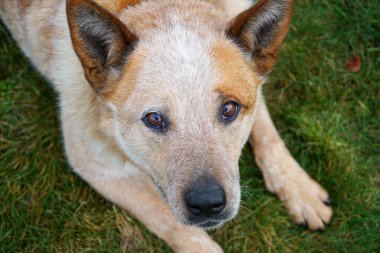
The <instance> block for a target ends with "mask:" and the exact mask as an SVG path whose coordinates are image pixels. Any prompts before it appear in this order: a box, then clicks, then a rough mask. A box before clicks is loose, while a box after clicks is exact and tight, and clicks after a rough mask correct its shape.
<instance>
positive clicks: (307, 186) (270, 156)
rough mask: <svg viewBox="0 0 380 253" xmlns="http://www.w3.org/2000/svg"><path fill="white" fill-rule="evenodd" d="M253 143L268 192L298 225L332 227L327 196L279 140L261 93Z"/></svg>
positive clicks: (253, 132) (252, 138) (315, 228)
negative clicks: (280, 202)
mask: <svg viewBox="0 0 380 253" xmlns="http://www.w3.org/2000/svg"><path fill="white" fill-rule="evenodd" d="M258 95H259V97H258V106H257V115H256V117H257V118H256V122H255V124H254V126H253V129H252V132H251V136H250V143H251V145H252V147H253V149H254V153H255V159H256V162H257V164H258V165H259V167H260V169H261V171H262V173H263V175H264V180H265V185H266V187H267V189H268V190H269V191H271V192H273V193H275V194H277V195H278V196H279V198H280V199H281V200H283V201H284V202H285V204H286V206H287V208H288V210H289V213H290V214H291V216H293V218H294V219H295V221H296V222H297V223H299V224H302V225H306V226H308V227H309V228H310V229H312V230H318V229H323V228H324V227H325V225H326V224H327V223H329V221H330V219H331V216H332V210H331V208H330V207H329V206H328V205H329V198H328V194H327V192H326V191H325V190H324V189H323V188H322V187H321V186H320V185H319V184H318V183H317V182H315V181H314V180H313V179H311V178H310V176H309V175H308V174H307V173H306V172H305V171H304V170H303V169H302V168H301V167H300V165H299V164H298V163H297V161H295V160H294V158H293V157H292V155H291V154H290V153H289V151H288V149H287V148H286V146H285V144H284V142H283V141H282V139H281V137H280V136H279V134H278V132H277V130H276V128H275V126H274V124H273V122H272V120H271V117H270V115H269V112H268V109H267V107H266V105H265V101H264V98H263V96H262V93H261V91H260V92H259V94H258Z"/></svg>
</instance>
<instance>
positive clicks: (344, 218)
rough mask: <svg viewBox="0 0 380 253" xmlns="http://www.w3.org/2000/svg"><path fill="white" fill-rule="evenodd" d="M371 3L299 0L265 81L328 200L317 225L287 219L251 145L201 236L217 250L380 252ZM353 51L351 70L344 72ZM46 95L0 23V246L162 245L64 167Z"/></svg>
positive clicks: (378, 117) (379, 99)
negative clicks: (227, 211) (230, 196)
mask: <svg viewBox="0 0 380 253" xmlns="http://www.w3.org/2000/svg"><path fill="white" fill-rule="evenodd" d="M379 9H380V2H379V1H373V0H363V1H362V0H336V1H327V0H321V1H311V0H298V1H297V5H296V9H295V15H294V19H293V24H292V27H291V30H290V34H289V36H288V37H287V39H286V42H285V44H284V46H283V51H282V54H281V57H280V60H279V63H278V64H277V67H276V69H275V70H274V71H273V73H272V75H271V77H270V78H269V81H268V84H267V85H266V87H265V94H266V96H267V100H268V104H269V107H270V110H271V112H272V115H273V118H274V121H275V122H276V125H277V126H278V128H279V129H280V131H281V135H282V136H283V138H284V140H285V142H286V143H287V145H288V147H289V149H290V150H291V152H292V153H293V154H294V156H295V157H296V159H297V160H298V161H300V163H301V164H302V165H303V166H304V167H305V169H306V170H307V171H308V172H309V173H310V174H311V175H312V176H313V177H314V178H316V179H317V180H318V181H319V182H320V183H321V184H322V185H324V186H325V187H326V188H327V190H328V191H329V192H330V194H331V197H332V199H333V208H334V212H335V213H334V218H333V222H332V224H331V226H330V227H329V228H328V229H327V230H326V231H325V232H323V233H315V232H309V231H307V230H304V229H302V228H300V227H298V226H296V225H294V224H293V223H292V221H291V220H290V219H289V218H288V215H287V212H286V210H285V208H284V206H283V204H282V203H281V202H280V201H279V200H278V199H277V198H275V197H274V196H272V195H270V194H269V193H267V192H266V191H265V189H264V182H263V179H262V176H261V174H260V172H259V170H258V169H257V167H256V165H255V164H254V162H253V159H252V157H251V154H250V153H251V150H250V149H249V147H247V148H245V149H244V152H243V156H242V159H241V176H242V185H243V190H244V192H245V193H246V194H245V195H244V197H243V201H244V204H243V206H242V207H241V210H240V214H239V216H238V217H237V218H236V219H235V220H234V221H232V222H230V223H229V224H226V225H225V226H224V227H223V229H222V230H219V231H216V232H213V233H211V234H212V237H213V238H214V239H215V240H216V241H217V242H219V243H220V244H221V245H222V247H223V248H224V249H225V251H226V252H380V44H379V41H380V18H379V15H378V10H379ZM351 55H358V56H360V57H361V59H362V67H361V70H360V72H358V73H352V72H350V71H349V70H347V69H346V63H347V62H348V59H349V58H350V56H351ZM56 102H57V101H56V99H55V94H54V93H53V91H52V89H51V88H50V87H49V85H48V84H47V83H46V82H45V81H44V80H43V79H42V78H41V77H40V76H39V74H38V73H36V72H35V70H34V69H33V68H32V67H31V66H30V64H29V62H28V60H27V59H25V57H23V56H22V54H21V53H20V51H19V50H18V49H17V46H16V45H15V43H14V42H13V41H12V39H11V37H10V35H9V33H8V32H7V31H6V29H5V28H4V26H2V25H0V116H1V118H0V157H1V159H0V203H1V204H0V252H7V253H8V252H167V251H168V247H167V246H166V244H165V243H164V242H163V241H161V240H159V239H157V238H156V237H155V236H154V235H152V234H151V233H150V232H148V231H147V230H146V229H145V228H144V226H143V225H141V224H140V223H139V222H138V221H136V220H134V219H133V218H131V217H130V216H129V215H128V214H127V213H125V212H124V211H122V210H120V209H119V208H118V207H115V206H114V205H112V204H111V203H109V202H107V201H105V200H104V199H103V198H102V197H100V196H99V195H98V194H96V193H95V192H94V191H93V190H92V189H90V188H89V187H88V186H87V185H86V184H85V183H84V182H83V181H82V180H81V179H79V178H78V177H77V176H76V175H74V174H73V173H72V172H71V169H70V167H69V166H68V164H67V162H66V160H65V157H64V155H63V149H62V142H61V134H60V127H59V122H58V117H57V111H58V108H57V106H56Z"/></svg>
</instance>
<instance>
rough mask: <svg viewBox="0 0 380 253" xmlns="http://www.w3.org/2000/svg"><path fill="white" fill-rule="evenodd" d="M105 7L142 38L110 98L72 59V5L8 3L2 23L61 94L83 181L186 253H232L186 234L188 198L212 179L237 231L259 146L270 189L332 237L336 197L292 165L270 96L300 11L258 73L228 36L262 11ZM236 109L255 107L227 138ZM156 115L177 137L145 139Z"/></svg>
mask: <svg viewBox="0 0 380 253" xmlns="http://www.w3.org/2000/svg"><path fill="white" fill-rule="evenodd" d="M68 2H69V3H72V4H74V2H76V1H74V0H72V1H68ZM96 2H97V3H98V4H99V5H100V6H102V7H103V8H105V9H106V10H107V11H108V12H110V13H112V15H115V17H117V18H118V19H119V20H120V21H121V22H122V23H123V24H125V25H126V27H128V29H129V30H130V31H131V32H132V33H133V34H134V35H135V36H136V37H137V38H138V45H137V46H136V47H135V50H134V51H133V52H132V53H131V54H130V55H129V56H128V61H127V63H126V64H125V65H124V67H123V69H122V70H121V74H120V77H119V78H118V79H117V80H113V84H112V86H111V88H110V89H108V90H107V92H104V93H102V94H101V95H99V94H97V93H96V92H94V90H93V89H92V88H91V85H89V83H88V81H87V80H86V78H85V76H84V71H83V68H82V67H83V66H82V64H81V62H80V61H79V59H78V56H77V55H76V54H75V52H74V50H73V43H72V41H71V37H70V31H69V27H68V24H67V16H66V12H65V10H66V1H63V0H51V1H42V0H30V1H25V0H24V1H22V0H18V1H1V2H0V15H1V18H2V20H3V21H4V22H5V23H6V25H7V26H8V28H9V29H10V31H11V32H12V35H13V36H14V38H15V40H16V41H17V43H18V44H19V46H20V48H21V49H22V50H23V51H24V53H25V54H26V55H27V56H28V57H29V58H30V59H31V61H32V62H33V64H34V65H35V66H36V68H37V70H38V71H40V72H41V74H42V75H44V76H45V77H46V78H47V79H48V80H50V82H51V83H52V85H53V87H54V89H55V90H56V91H57V93H58V94H59V100H60V108H61V112H60V115H61V122H62V130H63V136H64V142H65V150H66V155H67V157H68V159H69V162H70V164H71V166H72V167H73V168H74V171H75V172H76V173H78V174H79V175H80V176H81V177H82V178H83V179H84V180H86V181H87V182H88V183H89V184H90V185H91V186H92V187H93V188H94V189H96V190H97V191H98V192H99V193H100V194H102V195H103V196H104V197H106V198H107V199H109V200H111V201H112V202H114V203H116V204H118V205H119V206H121V207H123V208H125V209H126V210H128V211H129V212H130V213H131V214H133V215H134V216H135V217H137V218H138V219H139V220H141V222H143V223H144V224H145V225H146V226H147V227H148V228H149V229H150V230H151V231H152V232H154V233H155V234H156V235H157V236H159V237H160V238H162V239H164V240H165V241H166V242H167V243H168V244H169V245H170V246H171V247H172V248H173V249H174V250H175V251H176V252H210V253H212V252H222V249H221V248H220V247H219V246H218V245H217V244H216V243H215V242H213V241H212V240H211V238H210V237H209V236H208V235H207V234H206V233H205V232H204V231H203V230H201V229H199V228H197V227H195V226H189V225H185V224H186V223H187V224H188V223H189V222H188V221H187V220H186V212H187V211H186V208H185V207H184V203H183V191H184V190H185V188H186V187H188V186H189V184H191V182H192V181H193V180H194V179H196V178H198V177H202V176H203V175H209V174H212V175H213V176H215V177H216V178H217V180H218V182H219V183H220V184H221V185H222V186H223V188H224V189H225V191H226V194H227V199H228V201H227V207H226V210H227V211H226V216H225V217H224V221H226V220H229V219H232V218H233V217H234V216H235V215H236V213H237V211H238V207H239V202H240V186H239V170H238V159H239V156H240V153H241V149H242V147H243V145H244V144H245V142H246V141H247V139H248V137H249V136H251V138H250V141H251V144H252V145H253V146H254V149H255V153H256V154H255V155H256V160H257V162H258V164H259V166H260V168H261V170H262V171H263V174H264V178H265V182H266V185H267V188H268V189H269V190H270V191H273V192H276V193H277V194H278V195H279V197H280V198H281V199H282V200H284V201H285V203H286V205H287V207H288V208H289V211H290V213H291V214H292V215H293V216H294V217H295V219H296V221H297V222H307V223H308V224H309V226H310V228H312V229H321V228H323V227H324V222H325V223H326V222H328V221H329V219H330V217H331V209H330V208H329V207H327V206H325V205H324V204H323V201H324V200H325V199H326V198H327V193H326V192H325V191H324V189H323V188H321V187H320V186H319V185H318V184H317V183H315V182H314V181H313V180H312V179H311V178H310V177H309V176H308V175H307V174H306V173H305V172H304V171H303V170H302V168H301V167H300V166H299V165H298V163H297V162H296V161H295V160H294V159H293V158H292V156H291V155H290V154H289V152H288V150H287V149H286V147H285V146H284V144H283V142H282V140H281V139H280V137H279V136H278V134H277V131H276V129H275V128H274V126H273V123H272V121H271V119H270V116H269V114H268V112H267V110H266V107H265V104H264V100H263V98H262V95H261V93H260V91H259V90H260V86H261V85H262V83H263V80H265V75H266V72H268V71H269V70H270V69H271V67H272V66H273V64H274V61H275V59H276V56H277V53H278V50H279V45H280V44H281V42H282V39H283V37H284V36H285V33H286V30H287V25H288V23H289V20H290V15H291V11H290V10H288V12H287V15H288V17H287V21H286V22H287V23H286V22H285V23H284V28H283V32H282V33H281V36H279V37H281V38H279V39H278V40H276V41H274V42H273V45H274V46H273V47H275V49H273V50H274V51H271V52H269V53H268V55H270V59H269V58H268V59H269V60H268V59H266V58H263V57H261V56H259V58H258V59H257V60H253V61H252V59H251V57H250V56H248V55H247V54H244V53H242V52H241V50H239V48H238V47H237V46H236V45H235V44H234V43H233V42H232V41H231V40H230V39H228V37H227V36H226V31H227V30H228V27H229V26H230V25H231V24H232V23H233V22H234V20H235V19H234V18H235V17H236V16H238V15H239V14H240V13H242V12H243V11H245V10H247V9H249V8H250V7H251V5H252V4H251V3H250V1H248V0H239V1H237V0H210V1H198V0H190V1H180V0H160V1H149V0H147V1H138V0H136V1H133V0H132V1H127V0H117V1H108V0H97V1H96ZM264 2H265V3H269V4H271V2H273V0H268V1H261V3H264ZM281 2H282V1H281ZM289 2H290V1H289ZM272 11H273V12H274V14H273V15H275V14H276V13H275V12H276V11H277V9H276V8H274V9H273V10H272ZM271 15H272V14H271ZM263 18H268V15H267V16H265V17H263ZM260 22H261V21H260ZM260 22H258V23H260ZM262 22H266V21H265V20H264V21H263V20H262ZM281 29H282V28H281ZM244 36H247V34H244ZM250 39H251V41H255V39H257V38H250ZM74 46H75V47H76V45H75V43H74ZM268 50H271V48H269V49H267V51H268ZM264 51H265V50H264ZM264 53H266V52H264ZM260 59H261V61H262V63H263V65H265V71H264V70H262V68H260V66H261V63H260V66H258V62H260ZM264 72H265V73H264ZM237 83H238V84H239V85H235V84H237ZM225 97H233V98H237V99H239V101H241V103H243V105H244V106H243V109H242V112H241V114H240V115H239V117H238V119H237V120H236V122H234V123H232V124H230V125H228V126H225V125H223V124H221V123H220V122H219V121H218V118H217V116H216V115H217V113H218V110H219V106H220V104H221V102H222V99H223V98H225ZM147 111H161V112H164V113H165V114H166V115H169V118H170V122H171V125H170V129H171V131H168V133H166V134H165V135H159V134H157V133H154V132H152V131H151V130H149V129H148V128H146V127H145V126H144V124H143V123H142V121H141V118H142V117H143V116H144V113H146V112H147ZM256 114H257V119H256V123H255V125H253V123H254V120H255V115H256ZM136 200H138V201H136ZM222 223H223V222H221V223H220V225H221V224H222Z"/></svg>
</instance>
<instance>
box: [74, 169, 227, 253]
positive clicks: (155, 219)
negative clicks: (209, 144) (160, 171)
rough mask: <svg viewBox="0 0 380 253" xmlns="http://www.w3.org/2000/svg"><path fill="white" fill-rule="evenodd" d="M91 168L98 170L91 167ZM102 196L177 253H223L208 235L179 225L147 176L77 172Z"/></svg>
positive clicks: (93, 171) (194, 228)
mask: <svg viewBox="0 0 380 253" xmlns="http://www.w3.org/2000/svg"><path fill="white" fill-rule="evenodd" d="M91 166H98V168H97V169H102V168H99V165H98V164H92V165H91ZM76 171H77V173H78V174H80V176H81V177H82V178H84V179H85V180H86V181H87V182H88V183H89V184H90V185H91V186H92V187H93V188H94V189H95V190H96V191H98V192H99V193H100V194H101V195H103V196H104V197H106V198H107V199H109V200H110V201H112V202H113V203H115V204H117V205H119V206H120V207H122V208H124V209H125V210H127V211H128V212H129V213H130V214H132V215H133V216H134V217H136V218H137V219H138V220H140V221H141V222H142V223H144V224H145V226H146V227H148V229H149V230H151V231H152V232H153V233H155V234H156V235H157V236H158V237H160V238H162V239H163V240H165V241H166V242H167V243H168V244H169V246H170V247H171V248H172V249H173V250H174V251H175V252H177V253H202V252H208V253H217V252H218V253H220V252H223V251H222V249H221V248H220V247H219V245H218V244H217V243H215V242H214V241H213V240H212V239H211V238H210V237H209V235H208V234H207V233H206V232H205V231H203V230H200V229H198V228H196V227H191V226H186V225H183V224H181V223H180V222H178V221H177V219H176V218H175V216H174V215H173V213H172V212H171V210H170V209H169V207H168V205H167V204H166V202H165V201H164V200H163V198H162V197H161V196H160V194H159V193H158V192H157V191H156V189H155V186H154V184H153V182H152V180H151V179H150V178H149V177H146V175H144V174H133V175H126V176H124V177H114V176H112V177H109V176H105V175H102V174H101V173H97V172H95V171H97V170H93V168H92V169H91V170H90V169H89V170H76Z"/></svg>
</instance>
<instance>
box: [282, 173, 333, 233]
mask: <svg viewBox="0 0 380 253" xmlns="http://www.w3.org/2000/svg"><path fill="white" fill-rule="evenodd" d="M277 194H278V196H279V197H280V198H281V199H282V200H283V201H284V202H285V204H286V206H287V208H288V211H289V214H290V215H291V216H292V217H293V218H294V220H295V222H296V223H297V224H299V225H301V226H304V227H308V228H309V229H311V230H324V228H325V227H326V226H327V225H328V224H329V223H330V220H331V217H332V209H331V207H330V204H331V201H330V198H329V196H328V193H327V192H326V190H325V189H323V188H322V187H321V186H320V185H319V184H318V183H317V182H315V181H314V180H313V179H311V178H310V177H309V175H307V174H306V172H304V171H303V170H302V169H301V170H299V172H298V173H296V174H293V175H292V176H290V177H288V178H287V180H286V182H285V184H284V185H283V187H281V188H280V189H278V191H277Z"/></svg>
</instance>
